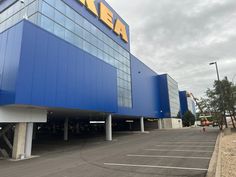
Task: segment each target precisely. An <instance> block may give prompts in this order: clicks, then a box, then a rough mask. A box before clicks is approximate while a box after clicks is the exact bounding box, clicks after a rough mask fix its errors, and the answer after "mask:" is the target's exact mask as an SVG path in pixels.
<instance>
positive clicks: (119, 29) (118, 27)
mask: <svg viewBox="0 0 236 177" xmlns="http://www.w3.org/2000/svg"><path fill="white" fill-rule="evenodd" d="M114 32H115V33H116V34H117V35H118V36H121V38H122V39H123V40H124V41H125V42H128V36H127V31H126V27H125V25H124V24H123V23H122V22H121V21H120V20H119V19H117V20H116V23H115V27H114Z"/></svg>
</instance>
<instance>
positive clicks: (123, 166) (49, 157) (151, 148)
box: [0, 128, 218, 177]
mask: <svg viewBox="0 0 236 177" xmlns="http://www.w3.org/2000/svg"><path fill="white" fill-rule="evenodd" d="M200 130H201V129H195V128H193V129H181V130H155V131H152V132H150V133H146V134H137V133H135V134H132V133H115V134H114V141H112V142H105V141H104V140H103V139H104V137H102V136H101V137H83V138H78V139H73V140H70V141H69V142H63V141H49V142H46V141H45V142H41V143H39V144H35V145H34V148H33V153H34V154H36V155H40V157H38V158H34V159H31V160H26V161H20V162H9V161H4V160H0V176H1V177H9V176H10V177H21V176H22V177H80V176H81V177H164V176H180V177H185V176H186V177H187V176H188V177H190V176H191V177H201V176H202V177H203V176H205V175H206V172H207V169H208V165H209V161H210V158H211V155H212V153H213V151H214V146H215V141H216V138H217V135H218V129H217V128H216V129H213V128H209V129H208V130H207V132H206V133H203V132H201V131H200Z"/></svg>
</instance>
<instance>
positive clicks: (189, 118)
mask: <svg viewBox="0 0 236 177" xmlns="http://www.w3.org/2000/svg"><path fill="white" fill-rule="evenodd" d="M194 123H195V116H194V115H193V114H192V112H191V111H187V112H186V113H185V114H184V116H183V126H184V127H189V126H192V125H194Z"/></svg>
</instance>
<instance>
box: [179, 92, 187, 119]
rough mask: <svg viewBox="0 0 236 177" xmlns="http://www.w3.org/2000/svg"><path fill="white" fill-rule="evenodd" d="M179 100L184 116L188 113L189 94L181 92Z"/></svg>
mask: <svg viewBox="0 0 236 177" xmlns="http://www.w3.org/2000/svg"><path fill="white" fill-rule="evenodd" d="M179 99H180V108H181V116H183V115H184V114H185V113H186V112H187V111H188V101H187V92H186V91H180V92H179Z"/></svg>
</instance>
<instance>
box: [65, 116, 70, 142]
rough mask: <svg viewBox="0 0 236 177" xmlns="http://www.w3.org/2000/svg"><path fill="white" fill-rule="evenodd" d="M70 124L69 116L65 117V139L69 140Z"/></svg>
mask: <svg viewBox="0 0 236 177" xmlns="http://www.w3.org/2000/svg"><path fill="white" fill-rule="evenodd" d="M68 126H69V118H68V117H67V118H65V122H64V141H68Z"/></svg>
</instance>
